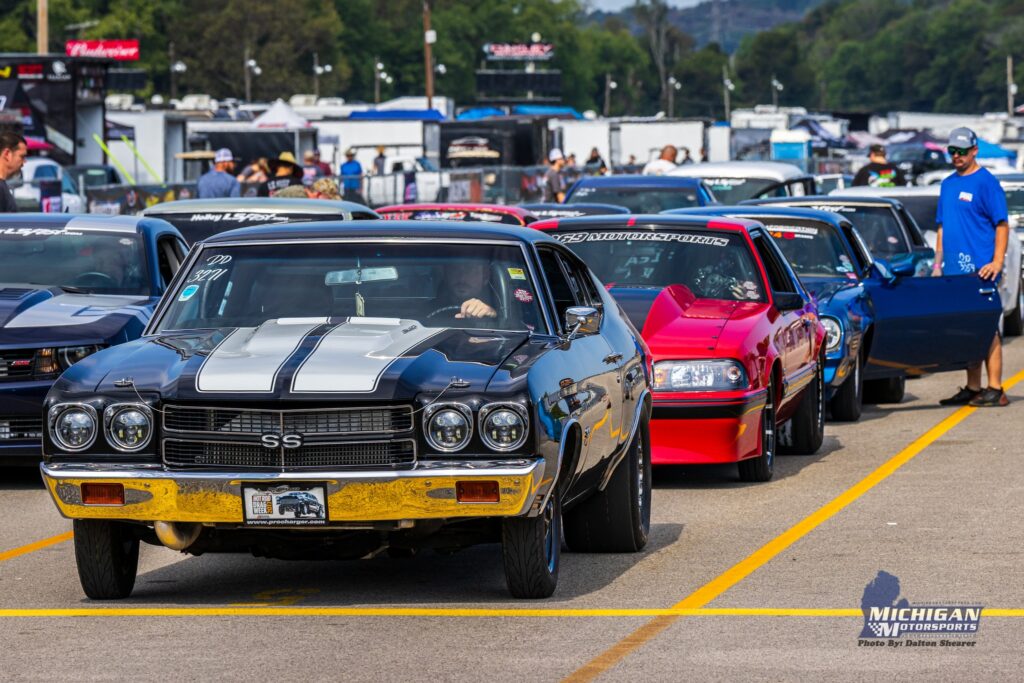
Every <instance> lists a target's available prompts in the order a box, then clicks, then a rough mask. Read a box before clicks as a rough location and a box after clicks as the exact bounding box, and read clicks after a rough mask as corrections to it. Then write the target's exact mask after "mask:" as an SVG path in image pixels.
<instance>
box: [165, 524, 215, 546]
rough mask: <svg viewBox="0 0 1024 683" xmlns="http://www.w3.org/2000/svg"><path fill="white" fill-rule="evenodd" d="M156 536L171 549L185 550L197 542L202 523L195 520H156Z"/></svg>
mask: <svg viewBox="0 0 1024 683" xmlns="http://www.w3.org/2000/svg"><path fill="white" fill-rule="evenodd" d="M153 530H154V531H156V537H157V538H158V539H159V540H160V542H161V543H163V544H164V545H165V546H166V547H168V548H170V549H171V550H185V549H186V548H188V547H189V546H190V545H192V544H193V543H195V542H196V539H197V538H199V532H201V531H202V530H203V525H202V524H197V523H194V522H154V523H153Z"/></svg>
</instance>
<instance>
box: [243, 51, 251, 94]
mask: <svg viewBox="0 0 1024 683" xmlns="http://www.w3.org/2000/svg"><path fill="white" fill-rule="evenodd" d="M242 72H243V73H244V74H245V101H246V102H251V101H252V67H251V66H250V65H249V46H248V45H246V46H245V50H244V51H243V55H242Z"/></svg>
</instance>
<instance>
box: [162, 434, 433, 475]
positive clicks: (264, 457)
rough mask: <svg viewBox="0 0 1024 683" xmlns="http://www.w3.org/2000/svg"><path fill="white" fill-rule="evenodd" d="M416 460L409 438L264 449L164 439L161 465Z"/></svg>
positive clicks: (307, 465) (310, 465) (321, 465)
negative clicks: (162, 463)
mask: <svg viewBox="0 0 1024 683" xmlns="http://www.w3.org/2000/svg"><path fill="white" fill-rule="evenodd" d="M282 451H283V452H284V455H283V460H282ZM415 461H416V445H415V443H414V442H413V441H412V440H411V439H407V440H402V441H379V442H364V443H333V444H311V445H307V446H301V447H299V448H294V449H288V448H286V449H281V448H264V447H263V446H262V445H260V444H256V443H234V442H231V443H228V442H209V441H181V440H179V439H165V440H164V464H166V465H167V466H168V467H175V468H192V467H231V468H239V469H274V470H277V469H285V470H292V469H333V468H339V467H340V468H344V467H373V466H378V467H379V466H385V467H390V466H393V465H408V464H412V463H413V462H415Z"/></svg>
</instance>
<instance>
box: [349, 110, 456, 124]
mask: <svg viewBox="0 0 1024 683" xmlns="http://www.w3.org/2000/svg"><path fill="white" fill-rule="evenodd" d="M348 118H349V120H350V121H444V114H442V113H441V112H439V111H437V110H436V109H367V110H366V111H354V112H352V113H351V114H349V116H348Z"/></svg>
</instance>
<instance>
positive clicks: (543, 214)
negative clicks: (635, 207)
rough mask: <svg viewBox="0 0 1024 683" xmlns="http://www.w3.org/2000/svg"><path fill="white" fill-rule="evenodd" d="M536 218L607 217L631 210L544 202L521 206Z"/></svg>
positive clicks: (603, 205)
mask: <svg viewBox="0 0 1024 683" xmlns="http://www.w3.org/2000/svg"><path fill="white" fill-rule="evenodd" d="M519 206H521V207H522V208H524V209H526V210H527V211H529V212H530V213H532V214H533V215H534V216H536V217H537V218H540V219H547V218H579V217H580V216H607V215H610V214H620V213H629V209H627V208H626V207H624V206H616V205H615V204H584V203H583V202H579V203H574V204H573V205H572V206H567V205H565V204H558V203H557V202H543V203H537V204H520V205H519Z"/></svg>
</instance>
